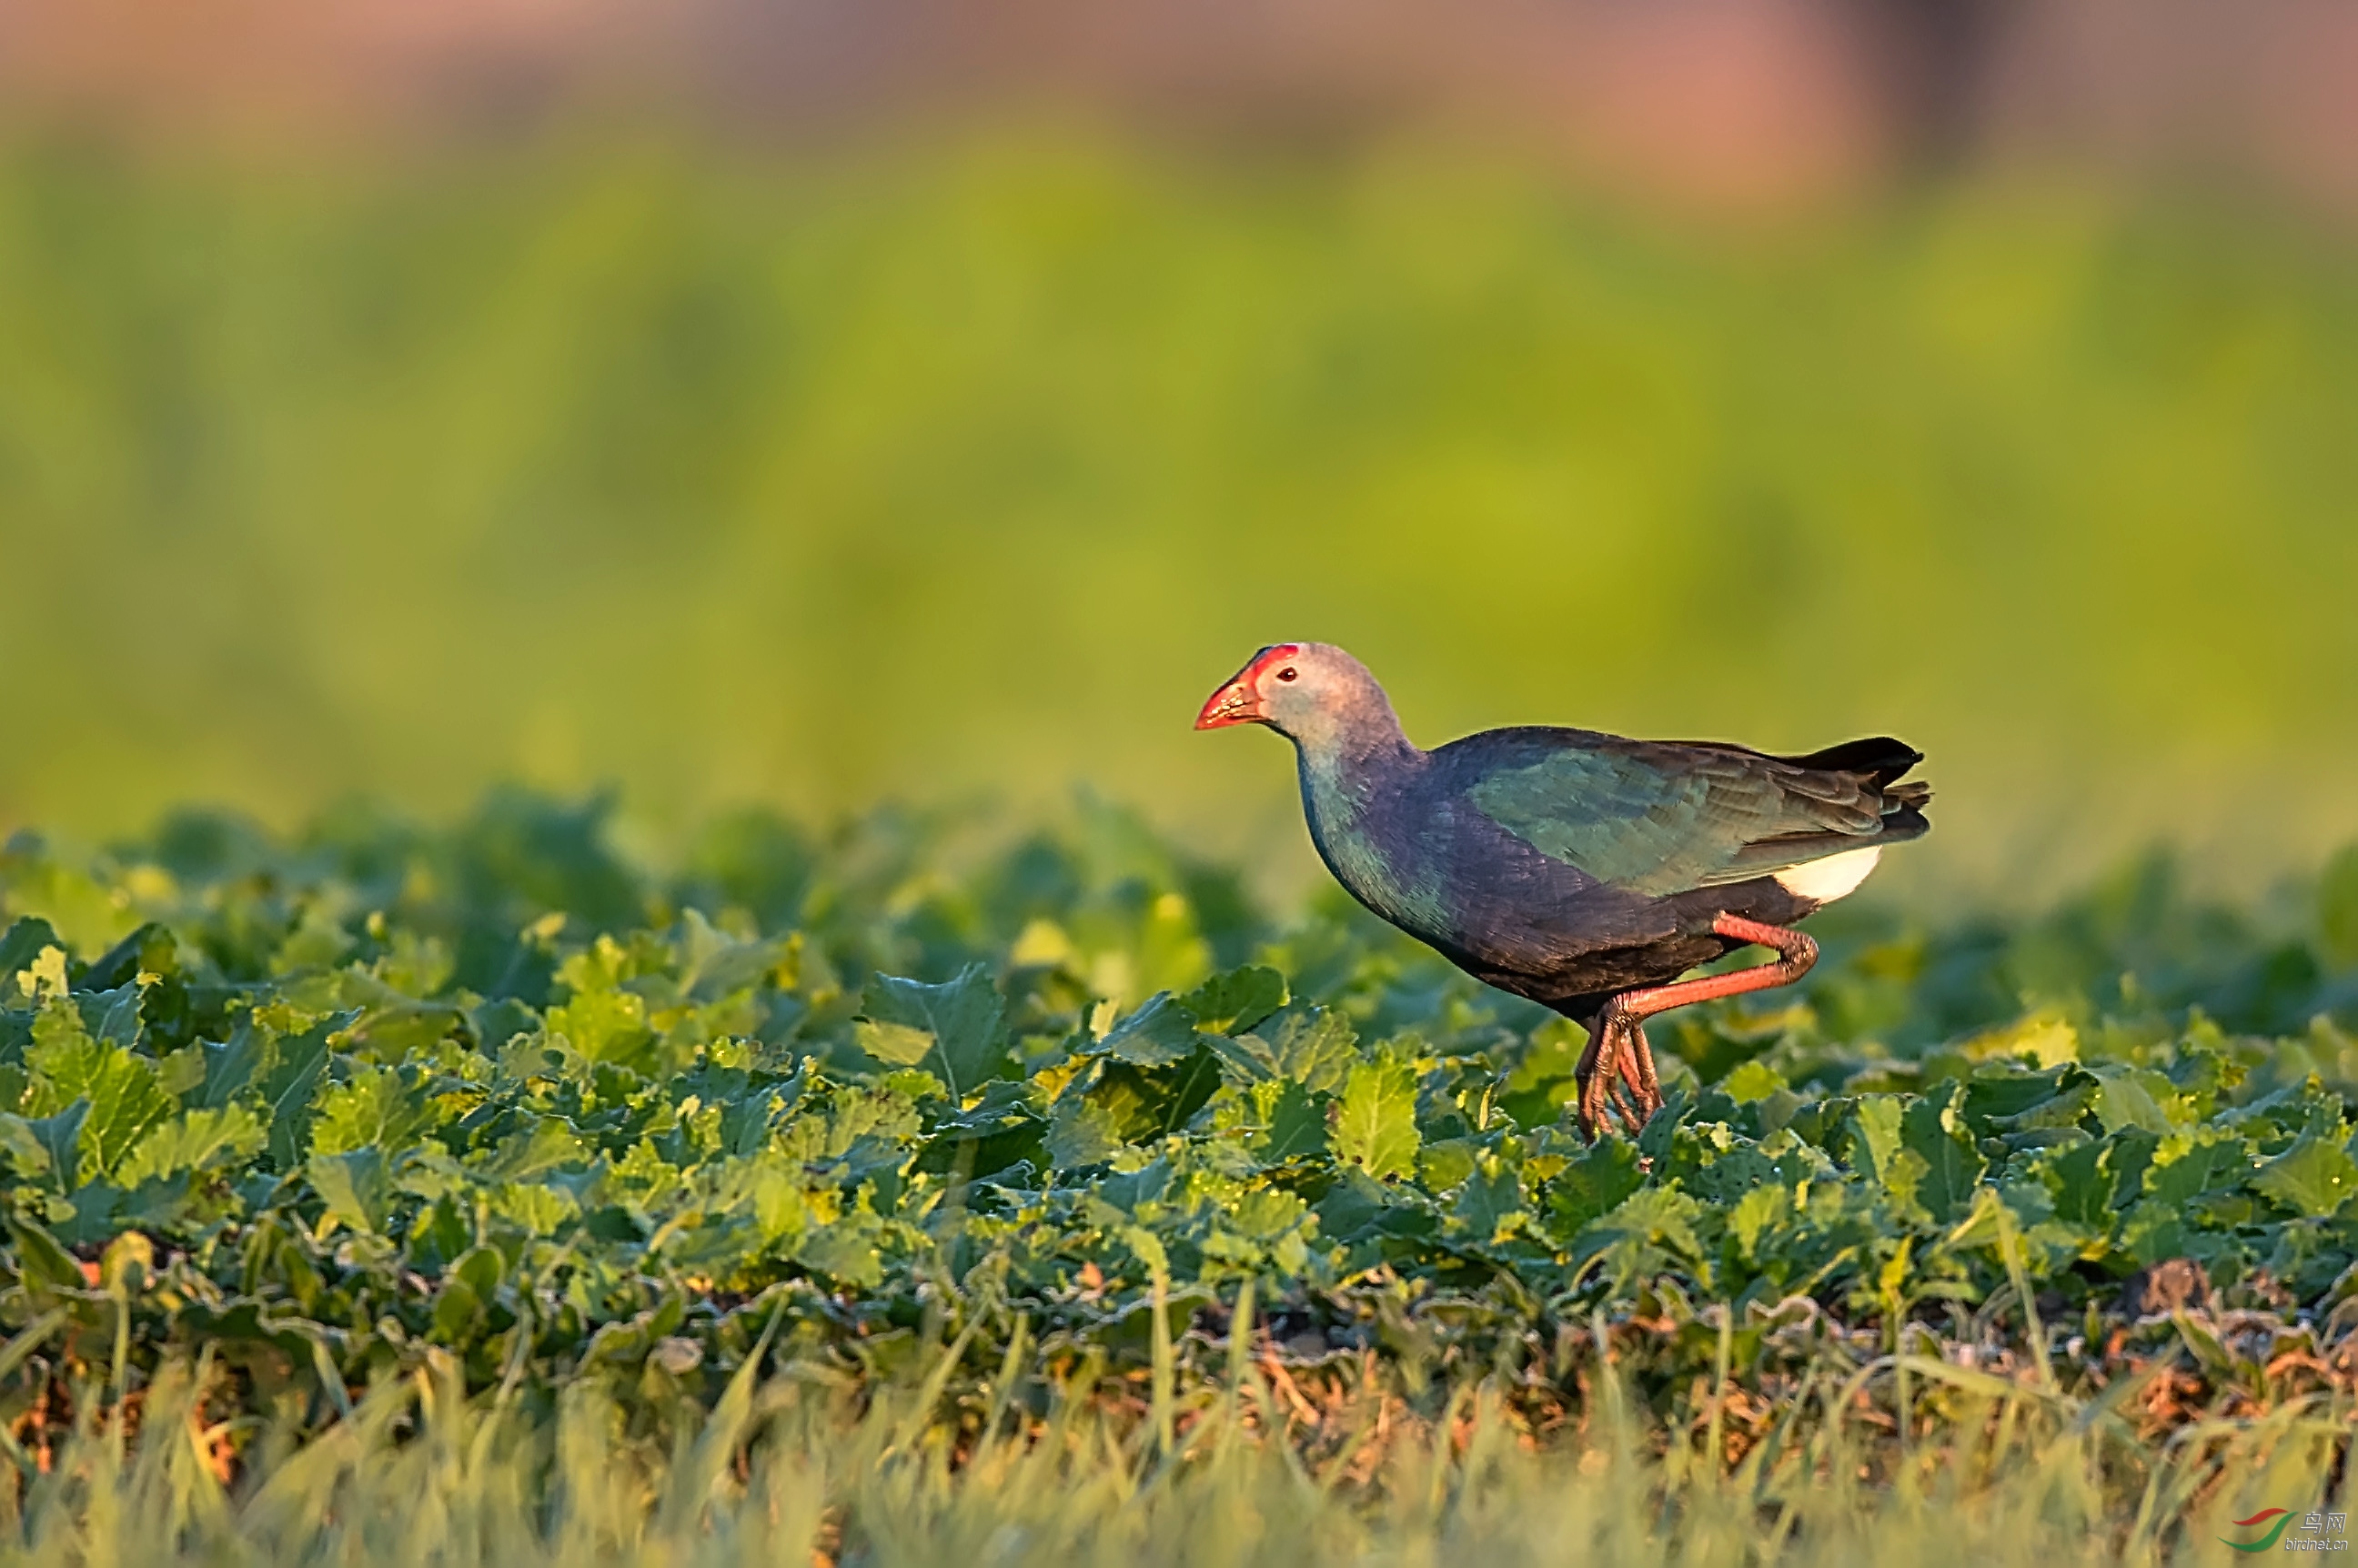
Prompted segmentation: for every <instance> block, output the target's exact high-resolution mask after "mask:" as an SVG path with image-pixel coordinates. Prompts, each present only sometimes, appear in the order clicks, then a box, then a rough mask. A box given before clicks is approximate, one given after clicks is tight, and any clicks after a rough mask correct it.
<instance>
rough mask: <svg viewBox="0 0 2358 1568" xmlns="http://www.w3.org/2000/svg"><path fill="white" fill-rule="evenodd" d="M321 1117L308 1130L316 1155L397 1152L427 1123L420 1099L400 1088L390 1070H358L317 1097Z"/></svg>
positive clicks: (414, 1092) (412, 1090) (359, 1068)
mask: <svg viewBox="0 0 2358 1568" xmlns="http://www.w3.org/2000/svg"><path fill="white" fill-rule="evenodd" d="M425 1124H426V1108H425V1104H424V1099H423V1097H422V1096H420V1095H419V1094H418V1093H417V1092H416V1091H415V1090H414V1089H411V1088H410V1087H407V1086H406V1085H404V1084H403V1083H402V1081H401V1074H400V1073H399V1072H397V1071H396V1070H395V1069H394V1068H391V1067H366V1066H364V1067H358V1068H355V1069H353V1072H352V1076H351V1077H349V1078H347V1079H345V1080H344V1081H343V1082H342V1083H341V1084H333V1085H330V1087H329V1088H328V1089H327V1091H326V1092H325V1093H324V1094H322V1095H320V1097H319V1120H318V1122H317V1123H316V1124H315V1125H314V1126H313V1128H312V1131H311V1150H312V1152H313V1153H314V1154H341V1153H345V1152H349V1151H352V1150H355V1149H370V1148H375V1149H383V1150H385V1151H387V1152H398V1151H400V1150H403V1149H406V1148H407V1147H408V1146H409V1143H410V1141H411V1139H412V1137H413V1136H414V1135H415V1134H416V1131H417V1130H418V1129H419V1128H421V1127H423V1126H424V1125H425Z"/></svg>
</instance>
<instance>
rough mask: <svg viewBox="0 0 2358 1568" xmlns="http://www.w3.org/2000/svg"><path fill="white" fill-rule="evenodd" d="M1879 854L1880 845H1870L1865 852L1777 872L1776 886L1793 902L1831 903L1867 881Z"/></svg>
mask: <svg viewBox="0 0 2358 1568" xmlns="http://www.w3.org/2000/svg"><path fill="white" fill-rule="evenodd" d="M1882 854H1883V846H1882V845H1880V844H1870V845H1868V846H1867V847H1866V849H1844V851H1843V852H1842V853H1841V854H1839V855H1828V856H1827V857H1826V858H1825V859H1824V860H1812V861H1811V862H1810V863H1809V864H1807V865H1804V866H1792V867H1789V868H1788V869H1786V870H1784V871H1779V872H1778V873H1777V885H1778V886H1779V887H1781V888H1783V889H1784V890H1785V891H1786V892H1789V893H1791V894H1792V895H1793V896H1794V897H1795V898H1806V899H1812V900H1814V901H1815V902H1817V903H1833V901H1834V900H1836V899H1838V898H1840V897H1842V896H1843V894H1844V893H1846V892H1854V891H1855V890H1856V889H1857V887H1858V884H1859V883H1861V882H1863V881H1866V873H1867V872H1869V871H1873V870H1875V862H1876V861H1877V860H1878V859H1880V858H1881V857H1882Z"/></svg>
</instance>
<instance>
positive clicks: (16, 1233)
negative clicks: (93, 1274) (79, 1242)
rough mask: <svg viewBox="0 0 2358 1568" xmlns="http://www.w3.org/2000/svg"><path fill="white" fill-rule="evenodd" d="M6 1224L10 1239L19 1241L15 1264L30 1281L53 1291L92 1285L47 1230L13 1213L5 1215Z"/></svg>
mask: <svg viewBox="0 0 2358 1568" xmlns="http://www.w3.org/2000/svg"><path fill="white" fill-rule="evenodd" d="M6 1224H7V1227H8V1239H9V1240H10V1241H12V1242H14V1243H16V1246H15V1248H14V1249H13V1250H14V1251H15V1252H16V1259H15V1262H16V1269H17V1270H18V1271H20V1272H21V1273H22V1275H23V1277H24V1280H25V1282H26V1283H27V1284H29V1285H33V1286H36V1287H38V1288H40V1289H44V1290H51V1291H81V1290H87V1289H89V1288H90V1281H89V1280H88V1279H87V1278H86V1277H85V1276H84V1275H83V1273H82V1271H81V1264H80V1263H78V1262H76V1261H75V1260H74V1256H73V1254H72V1253H70V1252H69V1251H67V1250H66V1249H64V1248H63V1247H60V1246H59V1245H58V1238H56V1237H54V1236H52V1235H50V1234H49V1231H48V1230H47V1229H45V1228H44V1227H41V1226H38V1225H36V1224H34V1223H33V1222H32V1221H31V1220H29V1219H27V1218H24V1217H21V1216H18V1215H14V1214H11V1215H9V1216H7V1217H6Z"/></svg>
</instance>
